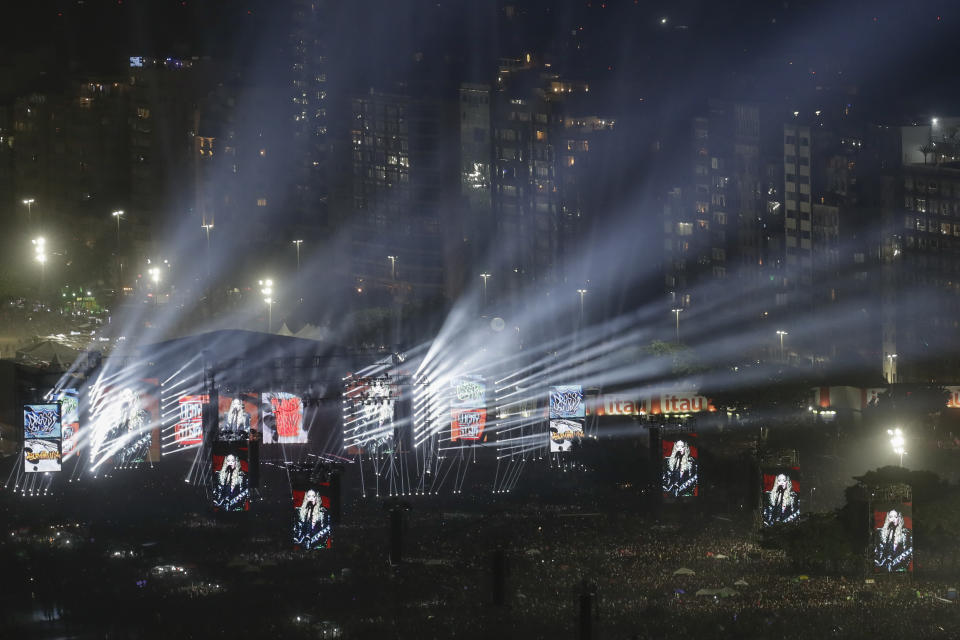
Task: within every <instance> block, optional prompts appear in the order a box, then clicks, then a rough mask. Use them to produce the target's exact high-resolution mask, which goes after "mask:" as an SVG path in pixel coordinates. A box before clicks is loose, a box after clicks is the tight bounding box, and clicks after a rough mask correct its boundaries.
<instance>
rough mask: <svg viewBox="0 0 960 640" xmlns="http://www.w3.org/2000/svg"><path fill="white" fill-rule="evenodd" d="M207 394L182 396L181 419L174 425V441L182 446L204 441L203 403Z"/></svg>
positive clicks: (180, 402) (180, 403)
mask: <svg viewBox="0 0 960 640" xmlns="http://www.w3.org/2000/svg"><path fill="white" fill-rule="evenodd" d="M206 403H207V396H205V395H204V396H180V401H179V405H180V420H178V421H177V424H176V426H175V427H174V435H173V439H174V441H175V442H176V443H177V444H179V445H180V446H182V447H186V446H188V445H191V444H201V443H203V405H205V404H206Z"/></svg>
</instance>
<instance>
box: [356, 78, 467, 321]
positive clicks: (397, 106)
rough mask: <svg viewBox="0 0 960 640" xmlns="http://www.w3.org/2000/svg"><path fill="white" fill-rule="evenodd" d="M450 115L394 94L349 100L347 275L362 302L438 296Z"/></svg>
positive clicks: (449, 171)
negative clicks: (350, 191) (350, 181)
mask: <svg viewBox="0 0 960 640" xmlns="http://www.w3.org/2000/svg"><path fill="white" fill-rule="evenodd" d="M452 114H453V109H452V107H449V106H445V105H444V104H443V103H441V102H440V101H438V100H433V99H429V98H412V97H409V96H405V95H401V94H388V93H380V92H376V91H371V92H370V93H369V94H368V95H366V96H362V97H358V98H355V99H354V100H353V118H352V122H353V124H352V127H351V136H352V166H353V207H352V214H351V218H350V220H349V233H350V247H351V255H350V263H351V274H350V277H351V278H352V280H353V285H354V292H355V295H356V296H357V300H358V301H360V302H359V304H360V305H362V306H368V305H370V306H380V305H381V304H385V303H387V302H390V301H393V300H411V299H416V300H423V299H428V298H433V297H438V296H441V295H443V294H444V291H445V282H444V252H443V233H444V231H445V225H446V224H447V222H446V220H445V218H446V216H448V215H452V212H450V211H449V206H452V205H453V204H454V203H455V202H456V200H455V198H454V197H453V194H455V193H456V186H457V161H456V160H455V153H456V151H455V146H453V145H451V144H450V143H449V140H450V139H454V140H455V139H456V135H455V124H454V123H453V115H452Z"/></svg>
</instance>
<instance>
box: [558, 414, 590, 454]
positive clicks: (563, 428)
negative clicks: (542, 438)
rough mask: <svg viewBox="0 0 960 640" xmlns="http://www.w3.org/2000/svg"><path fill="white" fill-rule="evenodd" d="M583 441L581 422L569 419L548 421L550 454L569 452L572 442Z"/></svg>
mask: <svg viewBox="0 0 960 640" xmlns="http://www.w3.org/2000/svg"><path fill="white" fill-rule="evenodd" d="M582 439H583V421H582V420H570V419H569V418H554V419H552V420H550V452H551V453H561V452H564V451H570V449H571V448H572V447H573V443H574V442H579V441H580V440H582Z"/></svg>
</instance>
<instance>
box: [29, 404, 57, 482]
mask: <svg viewBox="0 0 960 640" xmlns="http://www.w3.org/2000/svg"><path fill="white" fill-rule="evenodd" d="M61 438H62V431H61V424H60V405H59V404H56V403H52V404H27V405H24V406H23V462H24V468H23V470H24V472H26V473H42V472H47V471H60V466H61V451H60V445H61Z"/></svg>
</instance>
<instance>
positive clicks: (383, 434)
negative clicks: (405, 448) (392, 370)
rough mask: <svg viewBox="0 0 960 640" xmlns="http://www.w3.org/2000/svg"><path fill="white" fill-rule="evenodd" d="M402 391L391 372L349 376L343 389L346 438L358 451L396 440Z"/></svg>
mask: <svg viewBox="0 0 960 640" xmlns="http://www.w3.org/2000/svg"><path fill="white" fill-rule="evenodd" d="M398 393H399V391H398V389H397V387H396V385H395V384H394V383H393V379H392V378H390V377H389V376H386V375H384V376H376V377H363V378H351V377H348V378H347V380H346V382H345V386H344V391H343V398H344V404H343V412H344V413H343V442H344V445H345V446H346V447H348V448H350V449H353V450H354V451H357V450H367V451H376V450H381V449H383V448H385V447H388V446H389V445H391V444H392V443H393V412H394V405H395V404H396V401H397V395H398Z"/></svg>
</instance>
